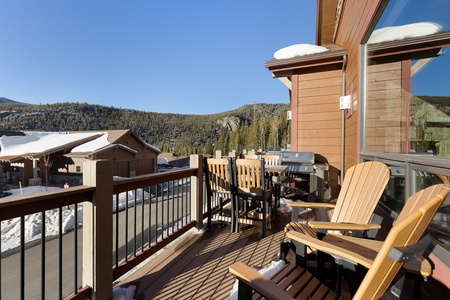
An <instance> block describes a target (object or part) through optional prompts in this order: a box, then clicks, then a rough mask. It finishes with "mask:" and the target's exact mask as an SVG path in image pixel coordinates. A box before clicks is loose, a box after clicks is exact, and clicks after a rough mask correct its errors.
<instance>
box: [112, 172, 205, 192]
mask: <svg viewBox="0 0 450 300" xmlns="http://www.w3.org/2000/svg"><path fill="white" fill-rule="evenodd" d="M197 171H198V168H188V169H182V170H176V171H167V172H162V173H154V174H147V175H142V176H136V177H133V178H125V179H119V180H114V182H113V186H114V193H121V192H126V191H129V190H131V189H136V188H142V187H145V186H151V185H155V184H159V183H164V182H168V181H171V180H177V179H182V178H185V177H189V176H195V175H197Z"/></svg>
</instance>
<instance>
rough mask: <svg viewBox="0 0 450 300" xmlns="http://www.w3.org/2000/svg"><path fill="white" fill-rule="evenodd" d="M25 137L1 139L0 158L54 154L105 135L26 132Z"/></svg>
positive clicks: (94, 133)
mask: <svg viewBox="0 0 450 300" xmlns="http://www.w3.org/2000/svg"><path fill="white" fill-rule="evenodd" d="M24 134H25V135H24V136H2V137H0V157H7V156H33V155H30V154H37V153H52V152H56V151H60V150H61V149H63V148H65V147H68V146H73V145H76V144H77V143H78V144H81V143H85V142H88V141H90V140H92V139H96V138H97V137H99V136H101V135H104V133H99V132H91V133H72V134H68V133H65V132H33V131H27V132H24Z"/></svg>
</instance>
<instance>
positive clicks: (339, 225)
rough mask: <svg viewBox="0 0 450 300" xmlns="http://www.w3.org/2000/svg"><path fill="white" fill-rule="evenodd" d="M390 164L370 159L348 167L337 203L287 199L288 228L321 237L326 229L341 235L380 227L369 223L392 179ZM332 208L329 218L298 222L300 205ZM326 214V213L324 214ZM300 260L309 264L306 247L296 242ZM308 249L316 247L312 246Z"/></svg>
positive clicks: (286, 228) (300, 262) (288, 229)
mask: <svg viewBox="0 0 450 300" xmlns="http://www.w3.org/2000/svg"><path fill="white" fill-rule="evenodd" d="M389 175H390V172H389V168H388V167H387V166H386V165H385V164H384V163H381V162H377V161H368V162H362V163H359V164H356V165H355V166H353V167H351V168H349V169H348V170H347V173H346V175H345V179H344V181H343V183H342V187H341V190H340V192H339V196H338V198H337V200H336V203H335V204H334V203H326V202H288V203H287V204H288V205H289V206H291V207H292V221H291V222H290V223H288V224H287V225H286V226H285V231H286V232H288V231H296V232H299V233H301V234H304V235H308V236H310V237H317V238H321V237H322V236H323V235H324V234H325V233H327V232H328V233H335V234H342V235H351V234H359V235H367V232H368V231H369V230H376V229H378V228H380V225H379V224H369V222H370V220H371V217H372V215H373V212H374V210H375V207H376V205H377V203H378V201H379V199H380V197H381V195H382V194H383V191H384V190H385V188H386V185H387V183H388V181H389ZM300 207H302V208H305V209H308V208H311V209H312V208H316V209H333V212H332V216H331V219H330V220H329V221H323V220H321V221H320V220H319V221H308V222H299V219H298V208H300ZM323 215H325V214H323ZM294 244H295V245H296V252H297V264H300V265H303V266H306V258H307V257H306V256H307V252H308V251H307V250H308V249H307V248H306V246H305V245H304V244H299V243H297V242H294ZM309 250H310V251H311V250H314V249H312V248H311V247H310V248H309Z"/></svg>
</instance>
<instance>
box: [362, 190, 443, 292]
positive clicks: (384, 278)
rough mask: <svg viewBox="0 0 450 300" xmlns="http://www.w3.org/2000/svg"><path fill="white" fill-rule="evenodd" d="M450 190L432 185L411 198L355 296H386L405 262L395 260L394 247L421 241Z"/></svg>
mask: <svg viewBox="0 0 450 300" xmlns="http://www.w3.org/2000/svg"><path fill="white" fill-rule="evenodd" d="M449 191H450V189H449V187H447V186H444V185H442V184H440V185H435V186H430V187H428V188H426V189H425V190H423V191H420V192H418V193H416V194H414V195H413V196H411V197H410V198H409V199H408V201H407V203H406V205H405V208H406V210H405V213H403V210H402V213H401V215H402V218H400V219H399V220H397V221H396V222H395V224H394V226H393V227H392V228H391V230H390V231H389V234H388V236H387V237H386V239H385V241H384V243H383V246H382V247H381V249H380V251H379V252H378V254H377V256H376V257H375V260H374V262H373V264H372V266H371V268H370V269H369V271H368V272H367V274H366V276H365V277H364V280H363V281H362V283H361V285H360V286H359V288H358V290H357V292H356V294H355V296H354V297H353V299H364V300H365V299H378V298H380V297H381V296H383V294H384V293H385V292H386V291H387V289H388V288H389V286H390V285H391V283H392V281H393V279H394V277H395V276H396V275H397V273H398V271H399V269H400V268H401V267H402V265H403V263H402V262H396V261H394V260H393V259H391V258H390V257H389V256H388V255H389V252H390V251H391V249H392V248H393V247H405V246H409V245H412V244H415V243H417V242H418V241H419V239H420V238H421V235H422V233H423V232H424V231H425V229H426V228H427V227H428V225H429V224H430V222H431V220H432V219H433V217H434V215H435V213H436V211H437V210H438V208H439V207H440V206H441V204H442V202H443V201H444V199H445V197H447V195H448V193H449ZM410 208H411V209H410Z"/></svg>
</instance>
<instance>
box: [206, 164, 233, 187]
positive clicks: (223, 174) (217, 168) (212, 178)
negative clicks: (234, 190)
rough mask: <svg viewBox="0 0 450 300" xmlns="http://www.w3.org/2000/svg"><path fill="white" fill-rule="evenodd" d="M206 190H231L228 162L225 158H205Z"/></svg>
mask: <svg viewBox="0 0 450 300" xmlns="http://www.w3.org/2000/svg"><path fill="white" fill-rule="evenodd" d="M206 168H207V176H208V178H207V180H208V184H209V185H208V191H214V192H218V193H220V192H222V193H224V192H231V181H230V172H229V164H228V159H227V158H208V159H207V160H206Z"/></svg>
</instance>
